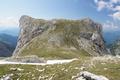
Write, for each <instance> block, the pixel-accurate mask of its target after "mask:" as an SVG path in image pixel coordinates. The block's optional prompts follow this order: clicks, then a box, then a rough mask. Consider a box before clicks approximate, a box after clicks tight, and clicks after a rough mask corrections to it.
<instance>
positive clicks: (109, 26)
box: [103, 21, 120, 31]
mask: <svg viewBox="0 0 120 80" xmlns="http://www.w3.org/2000/svg"><path fill="white" fill-rule="evenodd" d="M103 30H104V31H116V30H120V27H119V26H118V25H115V23H114V22H111V21H107V22H106V23H104V24H103Z"/></svg>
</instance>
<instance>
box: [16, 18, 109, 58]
mask: <svg viewBox="0 0 120 80" xmlns="http://www.w3.org/2000/svg"><path fill="white" fill-rule="evenodd" d="M19 22H20V28H21V30H20V34H19V38H18V43H17V47H16V49H15V51H14V56H16V55H18V54H20V51H21V49H23V48H24V47H25V45H26V44H28V43H31V40H32V39H34V38H36V37H38V36H41V37H40V38H41V39H44V37H47V43H46V46H48V45H52V46H53V45H55V46H57V47H62V48H64V47H63V45H65V46H67V47H68V48H70V47H74V48H75V49H76V50H80V49H84V50H85V51H86V52H88V53H89V54H90V55H92V56H98V55H104V54H106V53H107V50H106V47H105V44H104V39H103V37H102V26H101V25H100V24H98V23H96V22H94V21H92V20H91V19H89V18H86V19H83V20H65V19H54V20H43V19H35V18H32V17H29V16H22V17H21V18H20V21H19ZM46 35H47V36H46Z"/></svg>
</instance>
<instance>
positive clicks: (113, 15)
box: [110, 11, 120, 20]
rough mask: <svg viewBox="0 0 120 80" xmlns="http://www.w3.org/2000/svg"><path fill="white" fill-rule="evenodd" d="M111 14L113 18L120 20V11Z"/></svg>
mask: <svg viewBox="0 0 120 80" xmlns="http://www.w3.org/2000/svg"><path fill="white" fill-rule="evenodd" d="M110 16H111V17H113V19H116V20H120V11H118V12H115V13H113V14H111V15H110Z"/></svg>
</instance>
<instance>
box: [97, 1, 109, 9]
mask: <svg viewBox="0 0 120 80" xmlns="http://www.w3.org/2000/svg"><path fill="white" fill-rule="evenodd" d="M96 2H97V6H98V8H97V9H98V11H101V10H102V9H104V8H106V6H107V3H106V2H105V1H96Z"/></svg>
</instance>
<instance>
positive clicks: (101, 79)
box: [0, 56, 120, 80]
mask: <svg viewBox="0 0 120 80" xmlns="http://www.w3.org/2000/svg"><path fill="white" fill-rule="evenodd" d="M53 61H54V63H52V61H51V63H52V64H47V65H28V64H24V65H23V64H14V65H12V64H1V65H0V77H1V80H119V79H120V78H119V76H120V64H119V63H120V57H119V56H117V57H112V56H105V57H82V58H79V59H77V60H66V61H65V60H63V61H62V60H61V61H60V60H58V61H57V60H56V61H55V60H53ZM49 62H50V61H49ZM55 62H56V63H55ZM60 62H61V63H60ZM87 78H89V79H87Z"/></svg>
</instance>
